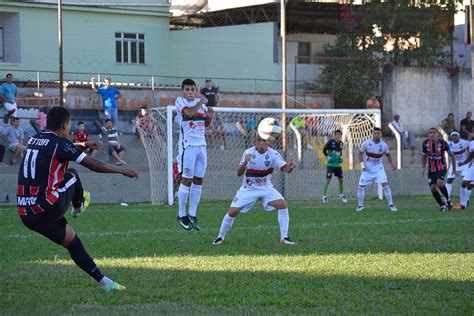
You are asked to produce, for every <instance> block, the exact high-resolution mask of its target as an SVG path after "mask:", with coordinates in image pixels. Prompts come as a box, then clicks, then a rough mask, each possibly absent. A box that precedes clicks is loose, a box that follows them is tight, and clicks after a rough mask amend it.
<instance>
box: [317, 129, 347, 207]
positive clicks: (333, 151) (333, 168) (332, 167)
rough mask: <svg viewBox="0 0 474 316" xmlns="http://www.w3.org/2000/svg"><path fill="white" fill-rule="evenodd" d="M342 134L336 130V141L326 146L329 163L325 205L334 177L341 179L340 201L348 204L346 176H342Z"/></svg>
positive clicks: (325, 186)
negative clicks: (345, 187) (345, 186)
mask: <svg viewBox="0 0 474 316" xmlns="http://www.w3.org/2000/svg"><path fill="white" fill-rule="evenodd" d="M341 138H342V132H341V131H340V130H336V131H335V132H334V139H331V140H330V141H328V142H327V143H326V145H324V148H323V154H324V156H326V158H327V160H328V162H327V164H326V183H325V184H324V187H323V203H328V202H329V198H328V188H329V184H330V183H331V179H332V175H335V176H336V177H337V178H338V179H339V199H340V200H341V201H342V202H343V203H347V197H346V196H345V195H344V176H343V175H342V148H343V143H342V141H341Z"/></svg>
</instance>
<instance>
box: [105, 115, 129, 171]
mask: <svg viewBox="0 0 474 316" xmlns="http://www.w3.org/2000/svg"><path fill="white" fill-rule="evenodd" d="M104 132H105V134H106V136H107V143H108V149H109V155H110V156H112V157H114V158H115V160H117V162H116V163H115V164H116V165H126V164H127V163H126V162H125V161H124V160H123V157H124V156H125V152H126V150H125V147H123V146H122V144H120V141H119V133H118V132H117V130H116V129H115V128H114V126H113V123H112V120H111V119H107V120H105V128H104Z"/></svg>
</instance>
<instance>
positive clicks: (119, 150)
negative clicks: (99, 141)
mask: <svg viewBox="0 0 474 316" xmlns="http://www.w3.org/2000/svg"><path fill="white" fill-rule="evenodd" d="M114 151H115V152H116V153H117V154H119V153H121V152H122V151H126V150H125V147H123V146H122V145H120V147H118V148H117V146H112V145H111V144H109V155H111V156H112V153H113V152H114Z"/></svg>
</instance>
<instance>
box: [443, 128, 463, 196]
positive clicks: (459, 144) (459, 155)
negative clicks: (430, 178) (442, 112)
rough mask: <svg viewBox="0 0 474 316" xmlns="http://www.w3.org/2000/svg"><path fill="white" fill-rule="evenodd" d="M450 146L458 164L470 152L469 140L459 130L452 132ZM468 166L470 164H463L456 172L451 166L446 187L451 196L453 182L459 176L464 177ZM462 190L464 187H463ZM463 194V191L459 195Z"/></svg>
mask: <svg viewBox="0 0 474 316" xmlns="http://www.w3.org/2000/svg"><path fill="white" fill-rule="evenodd" d="M448 145H449V148H450V149H451V151H452V152H453V155H454V157H455V160H456V161H455V162H456V166H457V165H458V164H459V163H460V162H463V161H464V160H466V158H467V155H468V153H469V141H467V140H465V139H461V135H460V134H459V132H457V131H453V132H451V140H450V141H449V142H448ZM467 168H468V165H463V166H462V167H458V168H456V173H454V172H453V168H449V170H448V175H447V179H448V180H447V181H446V189H447V190H448V193H449V196H451V191H452V189H453V182H454V179H456V177H457V176H461V178H463V177H464V175H465V172H466V170H467ZM461 191H462V187H461ZM461 195H462V192H461V193H460V195H459V196H461Z"/></svg>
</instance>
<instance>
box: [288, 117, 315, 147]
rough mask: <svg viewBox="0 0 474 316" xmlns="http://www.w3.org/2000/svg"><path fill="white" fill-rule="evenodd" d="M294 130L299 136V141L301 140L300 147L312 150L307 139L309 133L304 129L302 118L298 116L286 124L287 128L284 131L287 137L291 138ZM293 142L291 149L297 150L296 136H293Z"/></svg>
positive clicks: (304, 123) (304, 122)
mask: <svg viewBox="0 0 474 316" xmlns="http://www.w3.org/2000/svg"><path fill="white" fill-rule="evenodd" d="M295 130H297V131H298V132H299V133H300V135H301V140H302V144H301V145H303V146H304V145H306V149H313V146H311V141H310V138H309V132H308V130H307V129H306V121H305V119H304V117H300V116H299V115H297V116H295V117H294V118H292V119H291V121H290V124H288V128H287V130H286V131H287V134H288V136H291V135H292V134H294V133H295ZM293 140H294V143H293V148H294V149H296V148H297V146H296V144H297V140H296V134H295V135H294V138H293Z"/></svg>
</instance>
